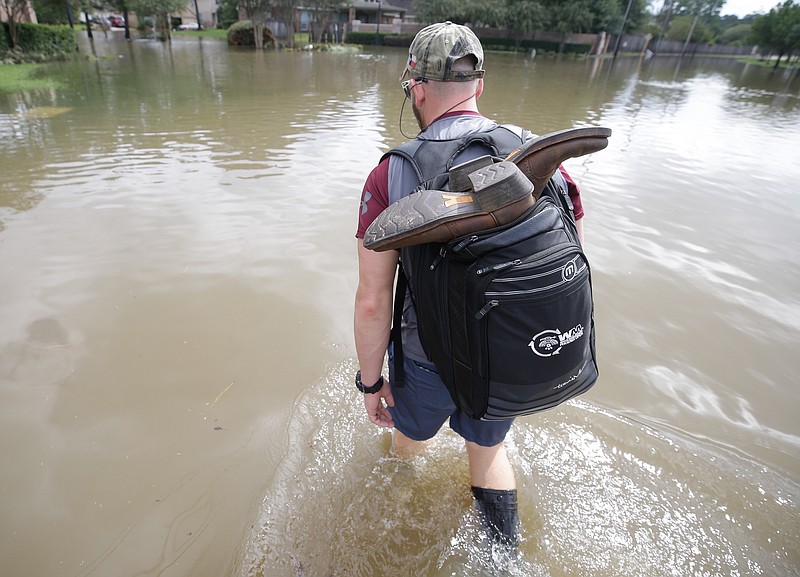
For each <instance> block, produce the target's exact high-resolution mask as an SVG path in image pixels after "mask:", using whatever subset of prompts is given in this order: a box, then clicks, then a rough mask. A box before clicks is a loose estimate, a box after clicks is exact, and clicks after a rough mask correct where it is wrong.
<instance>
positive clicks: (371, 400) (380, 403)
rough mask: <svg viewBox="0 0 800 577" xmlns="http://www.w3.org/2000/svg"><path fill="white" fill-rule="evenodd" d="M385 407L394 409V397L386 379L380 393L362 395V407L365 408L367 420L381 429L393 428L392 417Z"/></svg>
mask: <svg viewBox="0 0 800 577" xmlns="http://www.w3.org/2000/svg"><path fill="white" fill-rule="evenodd" d="M384 401H385V404H384ZM387 405H388V406H390V407H394V397H392V385H391V384H390V383H389V380H388V379H384V382H383V387H381V390H380V391H378V392H377V393H372V394H369V393H367V394H365V395H364V406H365V407H366V408H367V416H368V417H369V420H370V421H372V422H373V423H375V424H376V425H380V426H381V427H394V421H392V415H390V414H389V411H388V410H387V409H386V406H387Z"/></svg>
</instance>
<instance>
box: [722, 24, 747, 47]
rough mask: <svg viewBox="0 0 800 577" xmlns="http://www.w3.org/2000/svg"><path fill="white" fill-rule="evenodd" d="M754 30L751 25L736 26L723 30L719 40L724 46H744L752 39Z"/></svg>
mask: <svg viewBox="0 0 800 577" xmlns="http://www.w3.org/2000/svg"><path fill="white" fill-rule="evenodd" d="M752 28H753V26H752V25H750V24H736V25H735V26H731V27H730V28H728V29H726V30H723V31H722V33H721V34H720V36H719V40H720V42H721V43H722V44H730V45H732V46H744V45H745V44H747V41H748V40H749V38H750V32H751V30H752Z"/></svg>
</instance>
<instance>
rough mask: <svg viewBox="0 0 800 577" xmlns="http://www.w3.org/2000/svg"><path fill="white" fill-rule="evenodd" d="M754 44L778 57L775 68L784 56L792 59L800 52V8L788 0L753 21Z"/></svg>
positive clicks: (752, 36)
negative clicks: (794, 54)
mask: <svg viewBox="0 0 800 577" xmlns="http://www.w3.org/2000/svg"><path fill="white" fill-rule="evenodd" d="M751 38H752V40H753V42H755V43H756V44H758V45H759V46H762V47H764V48H766V49H768V50H769V51H771V52H773V53H775V54H777V55H778V59H777V60H776V61H775V66H776V67H777V66H778V65H779V64H780V61H781V59H782V58H783V56H784V55H786V56H787V57H791V55H792V53H793V52H796V51H798V50H800V6H797V5H795V3H794V2H793V1H792V0H788V1H787V2H784V3H783V4H780V5H778V6H776V7H775V8H773V9H772V10H770V11H769V13H768V14H765V15H764V16H761V17H759V18H756V19H755V20H754V21H753V27H752V35H751Z"/></svg>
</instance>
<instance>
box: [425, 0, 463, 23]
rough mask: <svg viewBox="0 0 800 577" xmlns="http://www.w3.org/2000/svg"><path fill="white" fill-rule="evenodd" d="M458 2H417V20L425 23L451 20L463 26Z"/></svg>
mask: <svg viewBox="0 0 800 577" xmlns="http://www.w3.org/2000/svg"><path fill="white" fill-rule="evenodd" d="M460 5H461V3H460V2H458V0H416V1H415V2H414V10H415V11H416V13H417V20H419V21H420V22H424V23H431V22H444V21H445V20H450V21H451V22H456V23H458V24H463V23H464V19H463V16H462V11H461V9H460Z"/></svg>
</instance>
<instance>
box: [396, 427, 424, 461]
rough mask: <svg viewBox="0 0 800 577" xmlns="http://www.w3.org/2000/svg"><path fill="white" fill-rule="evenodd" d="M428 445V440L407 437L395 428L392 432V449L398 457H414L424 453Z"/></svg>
mask: <svg viewBox="0 0 800 577" xmlns="http://www.w3.org/2000/svg"><path fill="white" fill-rule="evenodd" d="M427 446H428V442H427V441H415V440H414V439H410V438H408V437H406V436H405V435H404V434H403V433H401V432H400V431H398V430H397V429H395V430H394V433H393V434H392V449H394V452H395V454H396V455H397V456H398V457H403V458H407V457H413V456H415V455H419V454H420V453H423V452H424V451H425V449H426V447H427Z"/></svg>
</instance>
